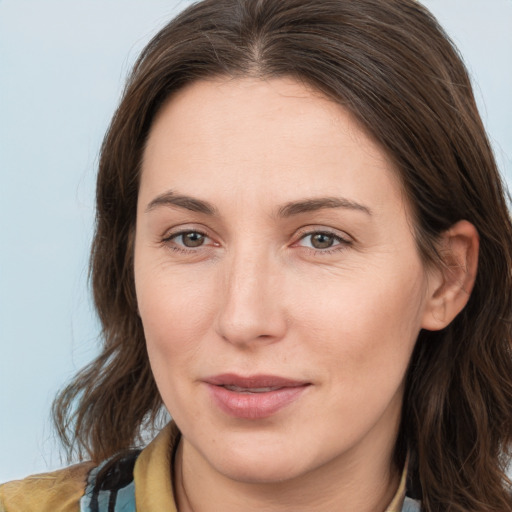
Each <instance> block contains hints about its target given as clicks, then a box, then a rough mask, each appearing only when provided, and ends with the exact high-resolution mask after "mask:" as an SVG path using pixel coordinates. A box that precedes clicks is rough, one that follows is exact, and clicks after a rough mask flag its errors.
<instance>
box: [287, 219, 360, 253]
mask: <svg viewBox="0 0 512 512" xmlns="http://www.w3.org/2000/svg"><path fill="white" fill-rule="evenodd" d="M317 234H323V235H327V236H331V237H333V238H334V239H335V242H336V243H334V244H333V245H331V246H329V247H326V248H323V249H322V248H316V247H308V246H306V245H301V244H300V242H301V241H302V240H304V239H306V238H307V237H310V236H313V235H317ZM294 238H295V242H293V244H292V247H296V248H298V249H301V250H304V251H307V252H308V253H310V254H312V255H315V256H327V255H331V254H335V253H337V254H339V253H341V252H343V251H345V250H346V249H347V248H348V247H350V246H352V244H353V242H354V239H353V238H352V237H351V236H350V235H348V234H347V233H345V232H340V231H339V230H337V229H333V228H327V227H325V226H306V227H304V228H301V229H300V230H299V231H298V232H297V233H296V235H295V237H294Z"/></svg>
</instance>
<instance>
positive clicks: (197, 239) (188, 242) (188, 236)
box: [176, 231, 206, 247]
mask: <svg viewBox="0 0 512 512" xmlns="http://www.w3.org/2000/svg"><path fill="white" fill-rule="evenodd" d="M176 238H177V239H179V238H181V241H182V243H183V245H184V246H185V247H199V246H201V245H203V244H204V241H205V238H206V237H205V236H204V235H203V234H202V233H198V232H197V231H188V232H187V233H181V235H179V236H177V237H176Z"/></svg>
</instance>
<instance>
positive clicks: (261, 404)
mask: <svg viewBox="0 0 512 512" xmlns="http://www.w3.org/2000/svg"><path fill="white" fill-rule="evenodd" d="M207 386H208V390H209V392H210V394H211V396H212V397H213V400H214V402H215V403H216V404H217V405H218V406H219V408H220V409H221V410H222V411H223V412H225V413H226V414H229V415H230V416H234V417H235V418H242V419H249V420H257V419H262V418H268V417H269V416H272V415H273V414H276V413H277V412H278V411H280V410H281V409H283V408H284V407H286V406H287V405H290V404H291V403H292V402H295V400H297V399H298V398H299V397H300V396H301V395H302V393H304V392H305V391H306V389H307V388H308V387H309V385H303V386H296V387H285V388H281V389H276V390H274V391H266V392H264V393H239V392H237V391H230V390H229V389H226V388H224V387H222V386H216V385H214V384H207Z"/></svg>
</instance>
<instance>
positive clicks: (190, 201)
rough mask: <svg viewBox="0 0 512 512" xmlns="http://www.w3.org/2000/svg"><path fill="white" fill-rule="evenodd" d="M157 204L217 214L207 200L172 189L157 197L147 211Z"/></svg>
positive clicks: (206, 213)
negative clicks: (177, 192)
mask: <svg viewBox="0 0 512 512" xmlns="http://www.w3.org/2000/svg"><path fill="white" fill-rule="evenodd" d="M157 206H178V207H180V208H184V209H186V210H190V211H192V212H197V213H204V214H205V215H216V214H217V209H216V208H215V207H214V206H212V205H211V204H210V203H208V202H207V201H203V200H201V199H196V198H194V197H190V196H184V195H180V194H175V193H174V192H173V191H172V190H169V191H167V192H164V193H163V194H160V195H159V196H157V197H155V198H154V199H153V200H152V201H151V202H150V203H149V204H148V205H147V207H146V212H150V211H151V210H154V209H155V208H156V207H157Z"/></svg>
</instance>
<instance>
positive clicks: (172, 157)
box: [0, 0, 512, 512]
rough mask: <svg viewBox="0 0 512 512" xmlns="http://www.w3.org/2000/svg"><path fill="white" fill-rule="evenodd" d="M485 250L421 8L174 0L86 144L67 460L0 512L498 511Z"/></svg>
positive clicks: (491, 276) (495, 282)
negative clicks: (84, 317) (88, 203)
mask: <svg viewBox="0 0 512 512" xmlns="http://www.w3.org/2000/svg"><path fill="white" fill-rule="evenodd" d="M511 254H512V230H511V224H510V218H509V214H508V211H507V206H506V201H505V199H504V193H503V190H502V185H501V181H500V178H499V175H498V172H497V169H496V165H495V162H494V159H493V155H492V152H491V150H490V147H489V143H488V141H487V138H486V135H485V132H484V129H483V127H482V123H481V120H480V118H479V115H478V112H477V109H476V106H475V102H474V98H473V95H472V91H471V86H470V82H469V79H468V77H467V73H466V71H465V69H464V66H463V64H462V63H461V61H460V58H459V57H458V55H457V52H456V51H455V50H454V48H453V46H452V45H451V43H450V42H449V40H448V39H447V37H446V35H445V34H444V32H443V31H442V30H441V29H440V27H439V26H438V25H437V23H436V21H435V20H434V19H433V18H432V17H431V15H430V14H429V13H428V12H427V11H426V10H425V9H424V8H423V7H421V5H419V4H418V3H417V2H415V1H413V0H393V1H389V2H382V0H360V1H358V2H353V1H349V0H337V1H330V0H322V1H318V0H206V1H203V2H200V3H198V4H196V5H193V6H191V7H190V8H188V9H187V10H186V11H184V12H183V13H182V14H180V15H179V16H178V17H177V18H176V19H175V20H173V21H172V22H171V23H170V24H169V25H167V26H166V27H165V28H164V29H163V30H162V31H161V32H160V33H159V34H158V35H157V36H156V37H155V38H154V39H153V40H152V41H151V42H150V44H149V45H148V46H147V48H146V49H145V50H144V51H143V53H142V55H141V57H140V58H139V60H138V62H137V63H136V65H135V68H134V71H133V74H132V76H131V78H130V80H129V82H128V85H127V88H126V90H125V94H124V97H123V99H122V101H121V104H120V107H119V109H118V111H117V112H116V114H115V116H114V119H113V121H112V124H111V127H110V129H109V132H108V133H107V136H106V138H105V141H104V145H103V148H102V155H101V160H100V169H99V175H98V185H97V226H96V235H95V239H94V244H93V250H92V267H91V268H92V279H93V289H94V298H95V301H96V307H97V310H98V313H99V315H100V319H101V321H102V324H103V329H104V337H105V344H104V350H103V352H102V354H101V355H100V356H99V357H98V359H97V360H95V361H94V362H93V363H92V364H91V365H90V366H88V367H87V368H86V369H85V370H83V371H82V372H81V373H80V374H79V375H78V376H77V378H76V379H75V380H74V381H73V382H72V383H71V384H70V385H69V386H68V387H67V388H66V389H65V390H64V391H63V392H62V393H61V395H60V396H59V397H58V399H57V401H56V402H55V406H54V413H55V419H56V424H57V427H58V430H59V433H60V435H61V437H62V439H63V441H64V443H65V445H67V446H68V448H69V449H70V451H72V450H73V449H74V448H77V449H78V451H79V453H80V454H81V456H83V455H87V458H88V459H91V460H92V462H91V463H83V464H81V465H78V466H73V467H72V468H69V469H68V470H63V471H60V472H57V473H53V474H51V475H46V476H45V477H41V476H39V477H33V478H29V479H27V480H24V481H21V482H14V483H10V484H6V485H4V486H3V487H2V488H0V493H1V494H0V496H1V500H2V501H3V503H4V505H3V506H4V507H5V510H7V511H11V510H27V509H29V508H30V507H32V508H31V509H32V510H53V511H55V510H59V511H60V510H62V511H64V510H66V511H67V510H70V511H71V510H91V511H94V510H135V507H136V509H137V510H144V511H161V510H179V511H180V512H189V511H196V512H208V511H216V510H223V511H242V510H243V511H251V510H268V511H278V510H294V511H301V510H308V511H309V510H315V511H332V510H354V511H355V510H357V511H384V510H387V511H399V510H403V511H407V510H420V509H421V510H425V511H437V510H444V511H448V510H449V511H463V510H464V511H490V510H500V511H504V510H512V500H511V498H510V494H509V487H508V486H509V481H508V479H507V477H506V473H505V470H506V465H507V462H508V446H509V443H510V436H511V422H510V419H511V404H512V388H511V384H512V383H511V378H510V375H511V374H512V373H511V369H512V368H511V360H510V320H511V319H510V311H511V307H510V306H511V304H510V300H511V298H510V290H511V282H510V279H511V261H510V258H511V256H510V255H511ZM164 408H165V410H167V411H168V412H169V413H170V415H171V416H172V418H173V423H170V424H169V425H167V426H166V427H165V428H163V429H162V430H161V432H160V433H159V434H158V436H157V437H156V439H155V440H154V441H153V442H151V443H150V444H149V445H148V446H147V447H146V448H145V449H144V450H142V452H140V451H138V450H137V447H138V446H140V435H141V434H143V433H144V431H145V429H146V428H148V427H149V428H151V427H153V426H155V425H156V424H157V420H158V416H159V414H160V413H161V412H162V410H164ZM134 449H135V450H134Z"/></svg>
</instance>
